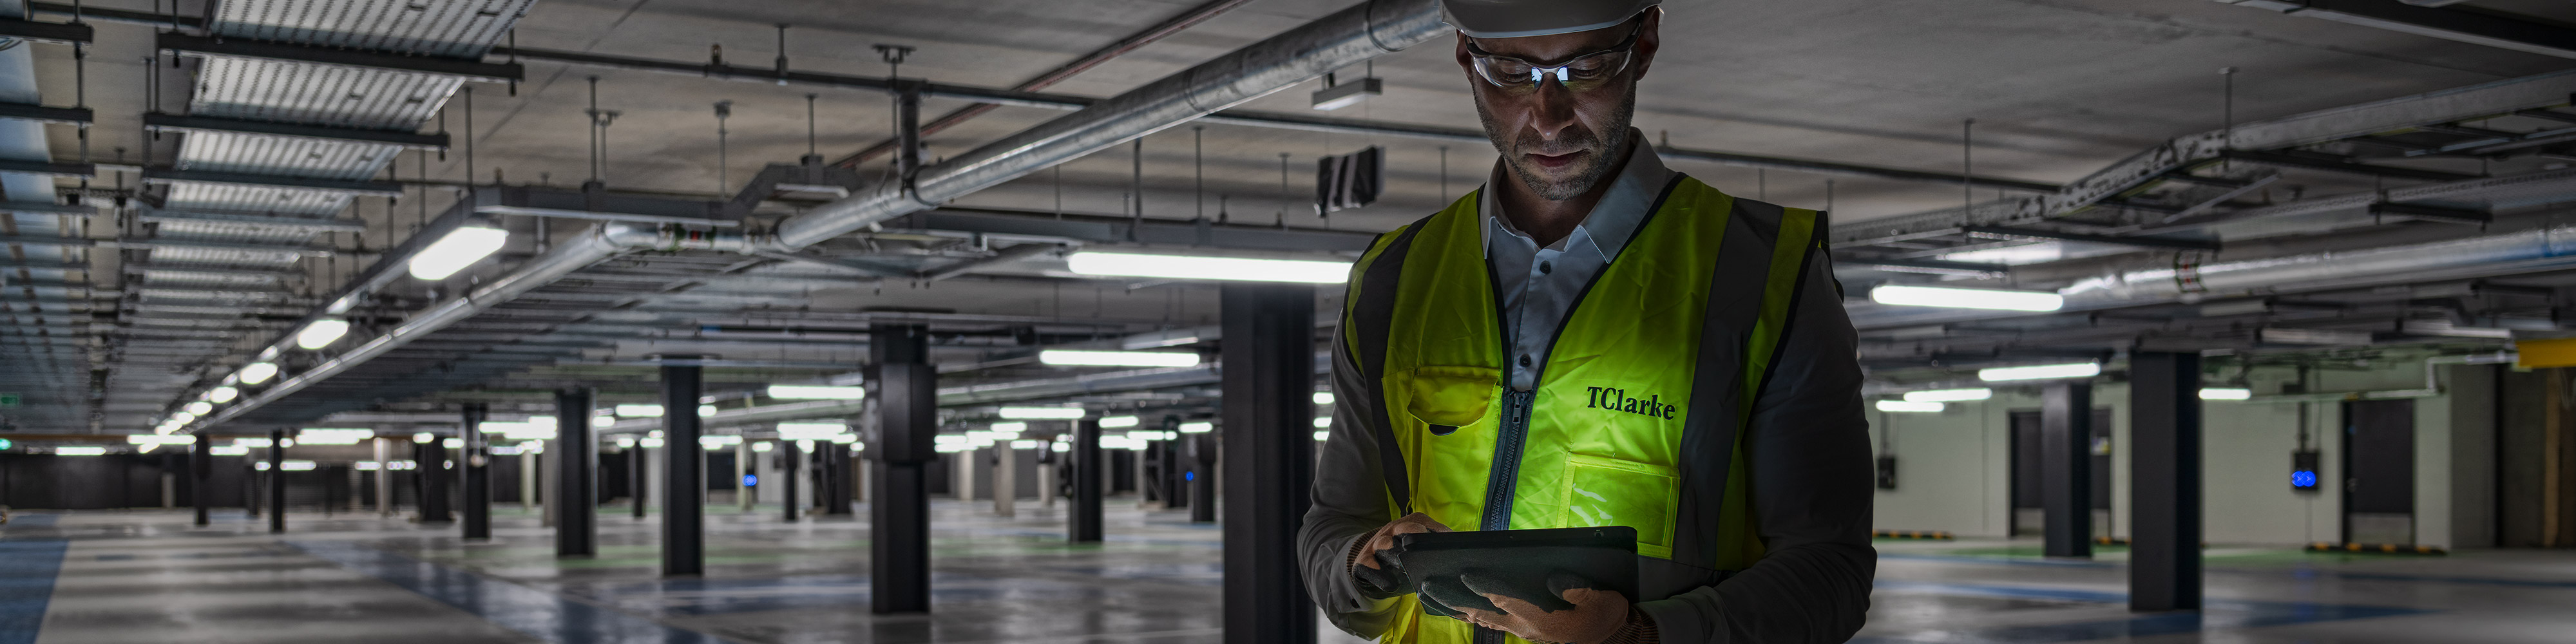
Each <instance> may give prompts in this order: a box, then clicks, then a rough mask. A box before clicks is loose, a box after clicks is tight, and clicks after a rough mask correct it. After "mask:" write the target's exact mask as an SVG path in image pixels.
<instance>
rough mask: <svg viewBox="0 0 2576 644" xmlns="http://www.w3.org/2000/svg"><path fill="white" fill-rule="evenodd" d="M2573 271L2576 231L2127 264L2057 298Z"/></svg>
mask: <svg viewBox="0 0 2576 644" xmlns="http://www.w3.org/2000/svg"><path fill="white" fill-rule="evenodd" d="M2571 266H2576V225H2563V226H2547V227H2541V228H2534V229H2530V230H2523V231H2517V232H2510V233H2504V234H2498V235H2484V236H2478V237H2468V238H2462V239H2452V240H2446V241H2438V242H2430V243H2423V244H2402V245H2396V246H2382V247H2378V248H2363V249H2354V250H2330V251H2319V252H2311V253H2300V254H2295V255H2283V256H2279V257H2263V258H2255V259H2244V260H2237V261H2229V262H2213V263H2208V264H2199V265H2196V266H2195V265H2188V264H2177V263H2176V262H2174V261H2173V260H2172V259H2171V258H2158V259H2154V260H2150V261H2143V262H2136V263H2126V264H2121V265H2118V266H2116V267H2114V268H2111V269H2109V270H2106V271H2104V272H2102V273H2101V274H2099V275H2095V276H2093V277H2089V278H2085V279H2081V280H2078V281H2076V282H2075V283H2074V284H2072V285H2070V286H2067V287H2066V288H2063V289H2059V290H2058V293H2059V294H2061V295H2065V296H2066V305H2067V308H2089V309H2098V308H2107V307H2112V306H2123V305H2130V304H2142V303H2149V302H2160V301H2172V300H2175V299H2178V298H2181V297H2183V296H2185V295H2190V296H2195V297H2225V296H2233V295H2245V294H2256V293H2274V292H2289V291H2293V290H2312V289H2317V288H2326V287H2334V286H2358V285H2363V284H2372V283H2382V282H2392V281H2424V280H2430V279H2445V278H2447V277H2451V276H2453V274H2454V273H2457V272H2460V271H2463V270H2468V271H2474V272H2475V273H2476V274H2478V275H2497V274H2508V273H2521V272H2532V271H2541V270H2552V269H2559V268H2567V267H2571Z"/></svg>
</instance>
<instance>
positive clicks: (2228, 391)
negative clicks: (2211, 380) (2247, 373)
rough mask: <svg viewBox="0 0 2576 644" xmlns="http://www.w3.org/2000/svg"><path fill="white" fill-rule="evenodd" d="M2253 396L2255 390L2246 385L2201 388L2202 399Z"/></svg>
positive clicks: (2246, 397)
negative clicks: (2245, 386)
mask: <svg viewBox="0 0 2576 644" xmlns="http://www.w3.org/2000/svg"><path fill="white" fill-rule="evenodd" d="M2253 397H2254V390H2252V389H2246V388H2244V387H2202V388H2201V389H2200V399H2201V400H2245V399H2249V398H2253Z"/></svg>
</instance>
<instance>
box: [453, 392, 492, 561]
mask: <svg viewBox="0 0 2576 644" xmlns="http://www.w3.org/2000/svg"><path fill="white" fill-rule="evenodd" d="M490 414H491V407H490V406H488V405H485V404H483V403H466V404H465V418H464V421H465V422H464V423H463V424H462V425H459V427H461V428H462V431H461V432H460V435H461V436H462V437H463V438H464V439H465V448H464V450H465V451H464V453H462V454H458V455H456V460H457V461H458V464H459V465H463V466H465V492H464V493H465V508H464V509H465V538H467V539H490V538H492V468H491V464H490V461H491V460H492V457H491V456H490V453H491V451H490V450H489V449H487V448H486V447H485V445H486V441H484V440H483V421H484V420H485V419H486V418H489V417H490Z"/></svg>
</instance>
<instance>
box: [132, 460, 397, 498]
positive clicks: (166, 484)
mask: <svg viewBox="0 0 2576 644" xmlns="http://www.w3.org/2000/svg"><path fill="white" fill-rule="evenodd" d="M162 456H163V459H162V461H161V462H164V463H167V462H170V460H169V458H168V456H169V453H168V452H163V453H162ZM353 502H354V501H353ZM177 507H179V475H178V473H175V472H171V471H169V470H162V471H161V509H163V510H169V509H175V508H177Z"/></svg>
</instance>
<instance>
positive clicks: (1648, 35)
mask: <svg viewBox="0 0 2576 644" xmlns="http://www.w3.org/2000/svg"><path fill="white" fill-rule="evenodd" d="M1663 26H1664V8H1663V7H1661V6H1657V7H1655V8H1652V9H1647V10H1646V24H1645V25H1643V26H1642V27H1641V28H1639V29H1638V30H1637V48H1636V57H1637V62H1635V63H1634V65H1636V67H1637V75H1636V77H1635V78H1637V79H1644V78H1645V77H1646V68H1647V67H1651V66H1653V65H1654V63H1655V51H1656V50H1658V49H1661V48H1662V47H1663V42H1664V36H1663ZM1464 47H1465V45H1464V44H1463V42H1462V43H1461V45H1460V48H1461V49H1462V50H1463V49H1464Z"/></svg>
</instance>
